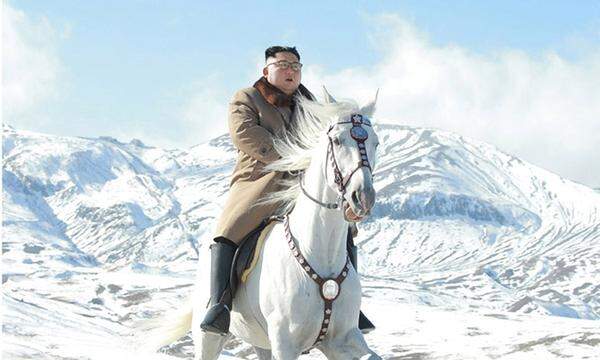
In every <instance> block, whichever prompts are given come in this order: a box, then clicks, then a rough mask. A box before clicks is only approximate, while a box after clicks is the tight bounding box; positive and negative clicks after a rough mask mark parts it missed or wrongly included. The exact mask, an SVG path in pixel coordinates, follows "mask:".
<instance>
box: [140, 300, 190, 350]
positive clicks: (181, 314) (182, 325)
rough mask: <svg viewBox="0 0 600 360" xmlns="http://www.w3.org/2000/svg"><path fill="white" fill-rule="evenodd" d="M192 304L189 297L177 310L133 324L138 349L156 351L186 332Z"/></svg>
mask: <svg viewBox="0 0 600 360" xmlns="http://www.w3.org/2000/svg"><path fill="white" fill-rule="evenodd" d="M192 314H193V306H192V301H191V299H190V300H188V301H186V303H185V305H184V306H182V307H180V308H179V309H177V310H174V311H170V312H167V313H166V314H164V315H162V316H160V317H158V318H154V319H148V320H142V321H139V322H138V323H136V324H135V325H134V329H135V330H134V331H135V335H134V336H135V338H136V343H137V345H138V348H139V349H143V350H146V351H147V350H152V351H156V350H158V349H160V348H161V347H163V346H165V345H168V344H171V343H173V342H175V341H176V340H178V339H180V338H181V337H183V336H184V335H186V334H187V333H188V331H189V330H190V328H191V327H192Z"/></svg>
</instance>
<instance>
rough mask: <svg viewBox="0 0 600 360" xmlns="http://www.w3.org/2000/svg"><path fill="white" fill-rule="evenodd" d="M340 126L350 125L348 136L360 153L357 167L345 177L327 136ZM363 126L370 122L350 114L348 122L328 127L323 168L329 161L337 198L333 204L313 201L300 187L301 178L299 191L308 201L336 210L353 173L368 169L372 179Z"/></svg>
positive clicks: (301, 178) (366, 136) (342, 199)
mask: <svg viewBox="0 0 600 360" xmlns="http://www.w3.org/2000/svg"><path fill="white" fill-rule="evenodd" d="M340 124H352V128H351V129H350V136H351V137H352V139H354V141H356V144H357V146H358V152H359V153H360V161H359V163H358V165H357V167H356V168H355V169H354V170H352V171H351V172H350V173H349V174H348V175H346V176H343V174H342V171H341V170H340V167H339V166H338V162H337V160H336V158H335V151H334V145H333V139H332V138H331V136H329V133H330V132H331V130H333V129H334V128H335V126H336V125H340ZM363 125H364V126H369V127H371V122H370V121H369V119H367V118H366V117H363V116H362V115H361V114H352V115H350V121H340V122H337V123H334V124H331V125H330V126H329V130H327V138H328V140H329V144H328V145H327V158H326V160H325V163H326V165H325V166H327V163H328V161H327V160H330V163H331V166H332V168H333V181H334V182H335V184H336V185H337V186H338V192H339V196H338V199H337V201H336V202H335V203H324V202H321V201H319V200H317V199H315V198H314V197H312V196H310V195H309V194H308V192H307V191H306V189H304V186H303V185H302V183H303V180H304V178H303V177H302V176H301V177H300V189H302V193H304V195H305V196H306V197H308V198H309V199H310V200H312V201H313V202H315V203H317V204H319V205H320V206H322V207H325V208H327V209H338V208H339V207H340V206H341V203H342V202H343V201H344V195H345V194H346V185H348V182H350V179H351V178H352V175H354V173H356V172H357V171H358V170H359V169H360V168H363V167H366V168H367V169H369V173H370V174H371V177H373V169H372V168H371V164H370V162H369V157H368V156H367V149H366V146H365V141H366V140H367V139H368V138H369V133H367V131H366V130H365V129H364V128H363ZM327 173H328V171H327V169H325V178H326V179H327Z"/></svg>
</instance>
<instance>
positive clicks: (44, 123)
mask: <svg viewBox="0 0 600 360" xmlns="http://www.w3.org/2000/svg"><path fill="white" fill-rule="evenodd" d="M390 18H391V20H390ZM3 19H4V20H5V21H4V22H3V23H4V25H3V28H4V34H3V37H4V39H5V40H6V37H7V36H13V37H15V39H12V38H11V39H9V40H10V41H4V43H5V45H3V47H4V49H3V50H4V55H3V73H4V74H7V73H9V72H10V75H9V76H5V77H4V78H5V79H4V81H3V89H4V91H3V93H4V100H5V106H3V115H4V116H3V119H4V121H5V122H8V123H9V124H12V125H13V126H15V127H17V128H21V129H28V130H35V131H40V132H46V133H53V134H62V135H78V136H100V135H110V136H115V137H117V138H119V139H120V140H122V141H129V140H130V139H131V138H133V137H137V138H141V139H142V140H143V141H145V142H147V143H150V144H153V145H157V146H165V147H178V148H186V147H189V146H192V145H194V144H196V143H199V142H201V141H204V140H207V139H209V138H210V137H212V136H215V135H217V134H219V133H221V132H223V131H225V129H226V127H225V125H224V124H225V123H226V119H225V113H224V107H225V106H226V104H227V101H228V99H229V97H230V96H231V95H232V94H233V92H234V91H235V90H236V89H238V88H241V87H244V86H249V85H251V83H252V82H253V80H255V79H256V78H257V77H258V76H259V70H260V63H261V61H262V56H263V51H264V48H266V47H267V46H270V45H272V44H285V45H296V46H297V47H298V48H299V50H300V52H301V55H302V61H303V62H304V63H305V65H307V67H306V69H307V72H306V74H305V79H306V81H305V83H307V84H308V85H313V87H317V86H320V85H321V83H322V82H324V80H325V79H328V80H329V81H330V82H334V83H333V84H328V86H331V87H333V88H334V89H336V90H338V92H341V95H343V96H349V97H358V98H359V99H364V98H365V97H366V95H365V93H362V92H360V91H358V90H356V91H354V90H350V89H348V87H344V88H341V87H340V86H337V87H336V84H335V82H339V81H337V80H336V79H339V78H340V77H345V76H347V75H348V74H352V75H354V74H358V75H357V76H358V77H357V79H367V80H369V79H377V78H378V76H381V74H379V73H377V74H378V75H377V74H376V73H374V71H375V70H373V69H379V68H385V64H387V63H389V62H393V61H395V60H394V59H397V57H396V58H395V57H394V56H396V55H397V54H398V51H399V50H398V49H400V48H402V46H404V45H402V44H400V45H398V44H397V41H398V39H402V41H403V42H404V44H405V43H410V42H411V41H414V42H415V43H416V44H419V45H417V47H422V48H423V49H424V50H423V52H420V53H419V54H421V55H420V56H425V57H426V56H427V54H442V53H440V52H446V54H448V55H447V56H448V57H449V58H452V59H454V60H455V61H456V63H457V64H459V63H460V64H462V65H456V66H459V67H460V66H462V67H461V69H462V70H458V71H459V72H462V71H465V72H470V71H471V69H473V68H474V67H477V66H478V65H477V64H482V65H481V66H482V69H483V70H481V71H474V72H473V75H472V77H473V76H474V77H480V78H481V76H484V75H482V74H486V71H487V70H485V68H487V67H490V66H492V67H494V66H496V69H497V70H494V71H495V72H498V71H506V70H498V69H505V68H506V67H507V66H508V67H510V66H513V65H510V64H513V62H512V61H513V60H510V59H512V57H513V56H516V57H517V58H519V59H525V60H523V61H522V62H519V61H520V60H517V62H518V64H517V65H516V66H520V67H521V68H522V67H532V70H531V71H530V72H528V74H537V73H540V71H541V72H542V73H549V72H554V70H552V71H550V70H549V69H555V68H559V69H562V68H564V67H561V66H562V65H560V64H563V63H564V64H567V65H568V69H570V70H569V71H567V73H566V74H567V75H565V76H568V77H570V78H569V79H570V80H568V81H567V82H568V83H573V81H572V80H573V79H578V78H580V77H582V76H583V77H586V76H587V77H589V76H588V75H589V74H588V75H585V74H584V75H582V74H581V72H584V73H585V72H586V71H588V70H586V69H589V68H590V66H591V68H592V70H590V71H591V75H590V76H592V77H593V76H596V67H595V63H596V55H597V54H598V53H599V49H600V2H596V1H577V2H569V1H496V2H492V1H379V2H375V1H327V2H321V1H319V2H317V1H304V2H302V3H299V2H297V3H291V2H282V1H262V2H254V3H253V2H242V1H231V2H207V1H79V2H76V1H51V2H42V1H30V0H21V1H8V2H5V6H4V12H3ZM7 19H8V21H7ZM7 27H10V28H9V30H8V31H7ZM407 29H408V30H407ZM13 43H14V44H16V45H14V47H15V49H16V50H15V49H11V48H10V46H12V45H11V44H13ZM6 44H8V45H6ZM7 47H8V48H7ZM404 50H406V48H404ZM20 52H22V53H23V55H22V56H21V55H19V54H21V53H20ZM15 53H16V54H17V55H14V59H13V58H10V57H11V56H13V55H11V54H15ZM423 54H424V55H423ZM457 54H458V55H457ZM515 54H516V55H515ZM435 56H437V59H439V56H446V55H435ZM553 56H555V57H558V58H559V60H560V64H559V65H556V62H553V60H552V57H553ZM7 58H8V59H7ZM20 59H25V60H26V61H22V60H20ZM454 60H453V61H454ZM406 62H408V63H410V60H406V61H405V62H403V64H405V63H406ZM549 63H550V64H551V65H548V64H549ZM24 64H29V65H27V66H26V65H24ZM417 64H418V60H417ZM507 64H509V65H507ZM552 64H554V65H552ZM590 64H591V65H590ZM11 66H14V67H15V69H12V68H9V67H11ZM548 66H550V68H548ZM437 68H439V66H438V65H436V66H435V67H434V68H433V69H437ZM32 69H33V70H32ZM539 69H541V70H539ZM409 70H410V69H409ZM416 70H418V69H416ZM448 71H451V70H448ZM452 71H457V70H456V69H454V70H452ZM508 71H509V72H511V70H508ZM409 72H410V71H409ZM21 73H23V74H26V75H23V76H24V77H26V78H27V80H20V79H19V76H20V75H19V74H21ZM31 73H33V75H31ZM344 74H345V75H344ZM361 74H362V75H361ZM365 74H367V75H365ZM370 75H372V76H370ZM36 76H37V77H36ZM403 76H404V75H403ZM7 78H8V79H7ZM443 78H444V77H443V76H442V77H440V78H439V81H442V79H443ZM398 79H399V80H401V79H404V80H406V78H404V77H399V78H398ZM550 79H551V77H550V75H548V78H547V79H546V80H544V81H541V83H544V82H545V81H550ZM24 81H25V82H24ZM26 81H29V82H30V84H29V83H27V82H26ZM10 82H14V84H17V85H15V87H17V88H18V89H19V87H20V89H21V90H20V91H22V92H23V93H26V94H35V96H33V95H32V96H25V95H22V98H21V100H19V101H10V100H11V91H12V89H13V87H11V83H10ZM366 82H368V83H369V84H368V85H369V87H371V88H372V89H370V90H371V92H374V89H375V88H377V87H380V88H382V90H383V91H384V93H385V90H386V89H387V88H389V85H388V87H387V88H386V86H385V85H382V84H380V83H377V81H373V82H369V81H366ZM380 82H381V81H380ZM28 84H29V85H28ZM432 84H433V85H432V86H434V88H439V86H437V85H436V83H435V82H433V83H432ZM575 84H577V83H575ZM364 85H365V84H364V83H363V84H362V85H356V86H354V87H359V86H364ZM27 86H30V88H27ZM415 86H417V87H418V86H419V84H415ZM494 86H495V87H498V86H501V85H494ZM536 86H537V85H536ZM590 86H592V89H591V90H592V92H596V91H597V90H598V89H597V88H594V87H593V85H590V84H588V83H582V84H581V86H580V88H581V89H584V88H585V89H587V90H586V91H587V92H584V91H583V90H582V91H581V93H582V94H584V95H582V96H583V97H585V100H581V96H580V97H578V98H576V99H574V100H573V102H574V104H580V103H585V101H593V100H594V98H595V94H592V96H591V99H589V90H590V89H589V87H590ZM349 87H353V86H352V85H349ZM346 89H348V90H346ZM563 90H564V89H563V88H557V92H560V91H563ZM428 91H429V90H428ZM448 91H452V89H449V90H448ZM489 91H492V90H489ZM493 91H497V90H493ZM506 91H507V92H510V91H513V90H509V89H507V90H506ZM387 93H388V94H392V93H394V91H392V90H389V91H387ZM15 96H16V95H15ZM439 96H444V97H445V95H440V94H438V95H437V97H439ZM573 96H575V95H573ZM421 98H423V97H421ZM384 99H385V97H383V98H382V101H383V100H384ZM460 99H461V98H458V99H457V100H455V103H456V104H461V100H460ZM7 101H8V102H10V104H7ZM387 101H392V100H391V99H387ZM425 106H427V105H425ZM456 107H457V108H459V107H460V106H459V105H457V106H456ZM402 110H406V109H402ZM463 110H465V109H463ZM466 110H469V109H466ZM457 111H458V110H457ZM515 111H523V112H526V111H528V109H522V108H519V109H515ZM405 113H406V112H405ZM417 113H419V112H417ZM417 113H414V116H413V118H412V119H411V121H412V122H411V125H416V126H418V125H424V126H434V127H440V128H443V129H447V130H451V131H458V132H462V130H463V128H462V127H461V126H465V125H464V124H462V125H461V124H456V123H455V122H456V121H450V122H449V121H447V119H446V120H444V119H441V118H439V117H438V118H436V116H437V115H435V114H425V115H424V116H423V117H422V118H423V119H426V118H427V119H429V120H427V121H425V120H423V121H422V122H423V123H422V124H421V123H419V119H418V118H417V115H416V114H417ZM457 113H458V114H460V113H461V112H457ZM385 114H386V115H387V117H390V116H389V114H393V112H392V110H389V111H388V112H387V113H385ZM479 114H483V116H485V109H483V110H481V111H479ZM498 116H500V115H498ZM584 116H589V115H588V114H584ZM390 120H391V121H392V122H393V121H395V120H394V119H390ZM398 121H400V120H398ZM498 121H504V118H502V117H499V118H498ZM586 121H587V120H586ZM199 122H202V123H204V125H202V126H199V125H198V124H197V123H199ZM534 122H535V121H534ZM588 122H589V121H588ZM507 123H510V121H508V120H507ZM213 125H214V126H213ZM507 126H508V125H507ZM590 126H591V125H590V124H588V123H587V122H585V124H584V125H582V126H581V131H589V130H590ZM532 128H533V126H532ZM465 129H466V127H465ZM594 129H595V128H594ZM465 132H466V135H469V136H473V137H477V138H480V139H481V140H484V141H489V142H492V143H494V144H495V145H498V146H499V147H501V148H503V149H505V150H507V151H509V152H514V153H516V154H517V155H519V156H523V157H524V158H525V159H527V160H530V161H533V162H534V163H537V164H540V162H539V161H537V157H536V156H541V153H540V154H538V155H536V152H535V151H531V149H530V151H529V153H528V152H527V151H528V150H526V149H521V148H520V147H519V146H515V145H511V144H510V143H508V142H507V141H508V140H502V139H499V138H493V137H490V136H489V135H487V134H486V133H485V132H480V133H470V132H469V131H465ZM505 132H510V131H508V130H507V131H505ZM594 140H595V139H589V140H587V141H594ZM503 141H504V142H503ZM540 145H544V146H547V145H548V144H540ZM586 149H587V148H584V149H580V150H578V151H587V150H586ZM571 156H577V155H576V154H572V155H571ZM585 159H586V160H589V159H588V158H585ZM567 160H568V159H565V161H564V163H565V165H564V166H565V167H564V168H563V169H559V168H552V169H551V170H553V171H555V172H559V173H560V172H561V171H562V173H561V175H565V176H568V177H571V178H575V179H577V180H580V181H585V182H588V183H589V182H590V181H592V179H591V178H585V180H582V179H584V177H582V176H583V175H581V174H580V173H579V172H575V173H573V172H571V171H575V170H572V169H571V170H569V169H567ZM540 165H542V166H546V167H547V165H546V163H541V164H540ZM580 172H583V170H580ZM572 174H576V175H572ZM599 175H600V173H599ZM596 184H600V180H599V181H597V182H596Z"/></svg>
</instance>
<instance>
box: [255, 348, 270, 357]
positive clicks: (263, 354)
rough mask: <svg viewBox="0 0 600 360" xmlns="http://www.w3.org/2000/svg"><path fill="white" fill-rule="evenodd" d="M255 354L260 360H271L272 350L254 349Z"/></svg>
mask: <svg viewBox="0 0 600 360" xmlns="http://www.w3.org/2000/svg"><path fill="white" fill-rule="evenodd" d="M254 352H255V353H256V356H258V360H271V350H267V349H263V348H259V347H256V346H255V347H254Z"/></svg>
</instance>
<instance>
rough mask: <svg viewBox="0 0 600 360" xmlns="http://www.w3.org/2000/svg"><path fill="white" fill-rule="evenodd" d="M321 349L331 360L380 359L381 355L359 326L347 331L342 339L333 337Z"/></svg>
mask: <svg viewBox="0 0 600 360" xmlns="http://www.w3.org/2000/svg"><path fill="white" fill-rule="evenodd" d="M321 351H323V353H324V354H325V356H326V357H327V359H331V360H349V359H352V360H359V359H360V360H380V359H381V357H380V356H379V355H377V354H376V353H375V352H374V351H373V350H371V349H370V348H369V345H367V342H366V341H365V338H364V336H363V334H362V333H361V332H360V330H359V329H358V328H354V329H352V330H350V331H348V332H347V333H346V336H344V337H343V338H341V339H332V341H327V342H325V343H323V345H322V346H321Z"/></svg>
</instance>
